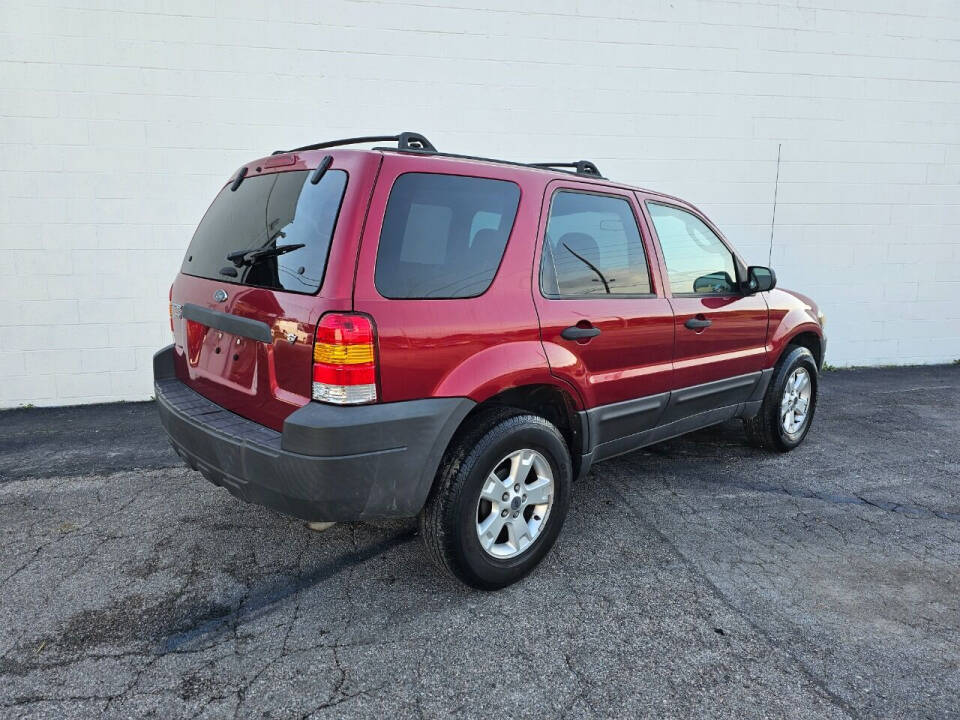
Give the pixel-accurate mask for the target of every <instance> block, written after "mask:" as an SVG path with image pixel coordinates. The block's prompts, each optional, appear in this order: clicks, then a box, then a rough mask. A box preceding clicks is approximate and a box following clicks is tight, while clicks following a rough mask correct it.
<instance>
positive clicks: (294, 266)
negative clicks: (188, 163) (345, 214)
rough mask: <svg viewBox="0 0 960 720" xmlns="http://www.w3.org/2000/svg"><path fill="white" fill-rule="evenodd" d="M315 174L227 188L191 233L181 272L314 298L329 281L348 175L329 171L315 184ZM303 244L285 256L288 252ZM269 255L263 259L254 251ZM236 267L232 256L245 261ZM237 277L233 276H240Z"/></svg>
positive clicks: (268, 177)
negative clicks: (329, 256) (312, 181)
mask: <svg viewBox="0 0 960 720" xmlns="http://www.w3.org/2000/svg"><path fill="white" fill-rule="evenodd" d="M308 176H309V171H302V172H301V171H296V172H281V173H274V174H271V175H263V176H261V177H249V178H246V179H245V180H244V181H243V182H242V183H240V187H239V188H237V189H236V191H231V190H230V186H229V185H227V186H226V187H225V188H224V189H223V190H221V191H220V194H219V195H217V198H216V200H214V201H213V204H212V205H211V206H210V209H209V210H207V214H206V215H204V216H203V220H201V221H200V226H199V227H198V228H197V231H196V232H195V233H194V234H193V240H191V241H190V247H189V249H188V250H187V254H186V256H185V257H184V259H183V266H182V267H181V268H180V270H181V272H183V273H185V274H187V275H196V276H198V277H204V278H210V279H212V280H219V281H221V282H229V283H239V284H242V285H254V286H256V287H265V288H271V289H274V290H288V291H291V292H300V293H315V292H317V290H319V289H320V284H321V283H322V282H323V273H324V270H325V268H326V265H327V252H328V251H329V249H330V239H331V237H332V236H333V229H334V227H335V226H336V223H337V214H338V213H339V212H340V202H341V200H342V199H343V191H344V189H345V188H346V185H347V173H346V172H344V171H343V170H328V171H327V172H326V173H325V174H324V176H323V178H322V179H321V180H320V182H319V183H317V184H316V185H311V184H310V183H309V182H308V180H307V178H308ZM301 244H302V245H303V247H301V248H296V249H293V248H290V249H289V251H285V252H282V253H280V254H275V253H273V252H270V251H271V250H273V249H276V250H279V251H283V250H284V246H292V245H301ZM257 250H267V252H266V253H262V254H261V255H260V256H259V257H255V256H254V255H253V253H252V251H257ZM243 251H248V254H247V255H246V258H243V257H237V258H236V261H235V262H234V261H231V260H230V259H229V258H228V256H229V255H231V254H235V253H239V254H240V255H242V254H243ZM234 273H235V274H234Z"/></svg>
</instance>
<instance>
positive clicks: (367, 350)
mask: <svg viewBox="0 0 960 720" xmlns="http://www.w3.org/2000/svg"><path fill="white" fill-rule="evenodd" d="M313 399H314V400H320V401H321V402H329V403H336V404H338V405H359V404H362V403H370V402H375V401H376V399H377V366H376V359H375V352H374V333H373V322H372V321H371V320H370V318H368V317H367V316H366V315H355V314H353V313H327V314H326V315H324V316H323V317H322V318H320V322H319V324H318V325H317V339H316V342H315V343H314V345H313Z"/></svg>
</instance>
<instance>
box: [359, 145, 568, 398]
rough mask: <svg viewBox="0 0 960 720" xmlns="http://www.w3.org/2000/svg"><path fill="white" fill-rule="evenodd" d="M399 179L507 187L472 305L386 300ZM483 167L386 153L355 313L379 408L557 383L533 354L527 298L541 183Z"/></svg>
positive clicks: (536, 331)
mask: <svg viewBox="0 0 960 720" xmlns="http://www.w3.org/2000/svg"><path fill="white" fill-rule="evenodd" d="M406 172H427V173H440V174H443V173H447V174H452V175H471V176H475V177H489V178H494V179H499V180H509V181H511V182H514V183H516V184H517V185H518V186H519V188H520V205H519V208H518V210H517V217H516V220H515V221H514V225H513V230H512V231H511V233H510V238H509V240H508V242H507V247H506V250H505V251H504V255H503V260H502V261H501V263H500V268H499V270H498V271H497V274H496V276H495V277H494V279H493V282H492V283H491V285H490V287H489V288H488V289H487V291H486V292H485V293H483V294H482V295H480V296H479V297H475V298H455V299H428V300H396V299H394V300H388V299H386V298H383V297H382V296H381V295H380V293H379V292H378V291H377V288H376V285H375V282H374V269H375V265H376V259H377V248H378V245H379V241H380V226H381V224H382V222H383V217H384V212H385V210H386V205H387V200H388V198H389V196H390V190H391V189H392V187H393V182H394V180H396V178H397V177H398V176H400V175H401V174H403V173H406ZM543 175H544V174H542V173H531V172H529V171H524V170H521V169H515V168H509V167H502V166H501V167H496V166H492V165H490V164H488V163H479V162H469V161H464V160H453V159H449V158H431V157H418V156H405V155H400V154H393V153H387V154H385V155H384V160H383V165H382V167H381V170H380V177H379V179H378V182H377V188H376V190H375V191H374V194H373V198H372V200H371V203H370V212H369V215H368V218H367V224H366V228H365V231H364V236H363V241H362V243H361V249H360V259H359V262H358V264H357V278H356V290H355V296H354V307H355V309H356V310H357V311H358V312H363V313H367V314H368V315H370V316H372V317H373V318H374V320H375V321H376V324H377V338H378V347H379V356H378V367H379V371H380V391H381V397H382V398H383V400H384V401H385V402H395V401H400V400H413V399H417V398H424V397H433V396H444V397H469V398H472V399H473V400H476V401H478V402H480V401H483V400H485V399H487V398H488V397H490V396H491V395H493V394H495V393H496V392H499V391H500V390H504V389H507V388H509V387H514V386H516V385H520V384H537V383H548V384H559V383H558V381H557V380H556V379H555V378H554V377H553V376H552V375H551V374H550V368H549V366H548V364H547V360H546V356H545V354H544V352H543V348H542V346H541V345H540V328H539V326H538V324H537V314H536V310H535V308H534V305H533V299H532V298H531V296H530V277H531V268H532V263H533V241H532V239H533V238H534V237H536V232H537V223H538V220H539V203H531V202H530V201H529V199H530V198H531V197H535V198H536V197H540V196H542V194H543V186H544V184H545V183H546V180H547V179H549V176H547V177H543Z"/></svg>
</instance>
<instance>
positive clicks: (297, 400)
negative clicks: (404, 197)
mask: <svg viewBox="0 0 960 720" xmlns="http://www.w3.org/2000/svg"><path fill="white" fill-rule="evenodd" d="M329 154H330V155H331V156H334V157H333V162H332V163H331V165H330V167H329V169H327V170H326V171H325V172H324V173H323V174H322V177H320V178H319V180H318V181H317V182H312V180H315V179H316V177H317V176H316V175H314V172H313V171H314V168H315V167H316V166H317V165H318V164H319V163H320V162H321V161H322V159H323V157H324V153H304V154H302V155H300V156H298V155H293V154H287V155H278V156H274V157H271V158H266V159H263V160H260V161H257V162H255V163H251V164H250V165H248V166H246V173H245V174H244V177H243V178H242V180H241V182H240V183H239V184H236V182H235V181H233V180H231V181H230V182H228V183H227V184H226V185H225V186H224V187H223V189H222V190H221V191H220V193H219V194H218V195H217V197H216V198H215V199H214V201H213V203H212V204H211V205H210V208H209V209H208V210H207V212H206V214H205V215H204V217H203V220H202V221H201V222H200V225H199V226H198V227H197V230H196V232H195V233H194V236H193V239H192V240H191V242H190V246H189V248H188V249H187V252H186V254H185V256H184V260H183V264H182V266H181V268H180V274H179V275H178V276H177V279H176V281H175V282H174V284H173V287H172V288H171V294H170V300H171V318H172V324H173V334H174V344H175V350H176V364H177V374H178V376H179V377H180V379H181V380H183V381H184V382H185V383H186V384H187V385H188V386H190V387H192V388H193V389H194V390H196V391H197V392H199V393H200V394H202V395H204V396H205V397H207V398H209V399H210V400H212V401H213V402H215V403H217V404H218V405H220V406H222V407H225V408H227V409H228V410H231V411H233V412H235V413H237V414H238V415H242V416H243V417H246V418H248V419H250V420H254V421H256V422H259V423H261V424H263V425H266V426H268V427H272V428H274V429H275V430H280V429H282V426H283V421H284V419H285V418H286V417H287V416H288V415H289V414H290V413H291V412H293V411H294V410H296V409H297V408H299V407H302V406H303V405H305V404H306V403H307V402H308V401H309V400H310V393H311V371H312V363H313V360H312V358H313V339H314V334H315V332H316V326H317V321H318V320H319V318H320V316H321V315H323V313H325V312H328V311H331V310H340V311H343V310H350V306H351V294H352V285H353V273H354V268H355V265H356V254H357V243H358V239H359V235H360V229H361V227H362V221H363V215H364V212H365V210H366V205H367V201H368V200H369V197H370V192H371V190H372V184H373V179H374V177H375V174H376V168H377V166H378V164H379V161H380V156H379V154H376V153H370V152H357V151H340V152H334V153H329ZM239 174H243V169H241V171H240V173H238V175H239Z"/></svg>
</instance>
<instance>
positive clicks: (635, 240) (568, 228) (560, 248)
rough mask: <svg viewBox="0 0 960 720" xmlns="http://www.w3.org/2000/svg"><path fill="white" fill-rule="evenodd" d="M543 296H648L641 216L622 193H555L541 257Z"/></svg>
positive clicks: (648, 283) (648, 277) (647, 274)
mask: <svg viewBox="0 0 960 720" xmlns="http://www.w3.org/2000/svg"><path fill="white" fill-rule="evenodd" d="M540 290H541V292H542V293H543V295H544V297H548V298H552V297H581V296H608V295H649V294H650V292H651V289H650V273H649V271H648V269H647V257H646V253H645V252H644V250H643V240H642V239H641V237H640V230H639V229H638V228H637V219H636V217H635V216H634V214H633V210H632V208H631V206H630V203H629V202H628V201H627V200H625V199H624V198H622V197H613V196H610V195H595V194H592V193H580V192H571V191H561V192H558V193H556V194H555V195H554V196H553V201H552V202H551V203H550V216H549V218H548V220H547V232H546V238H545V240H544V243H543V255H542V257H541V260H540Z"/></svg>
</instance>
